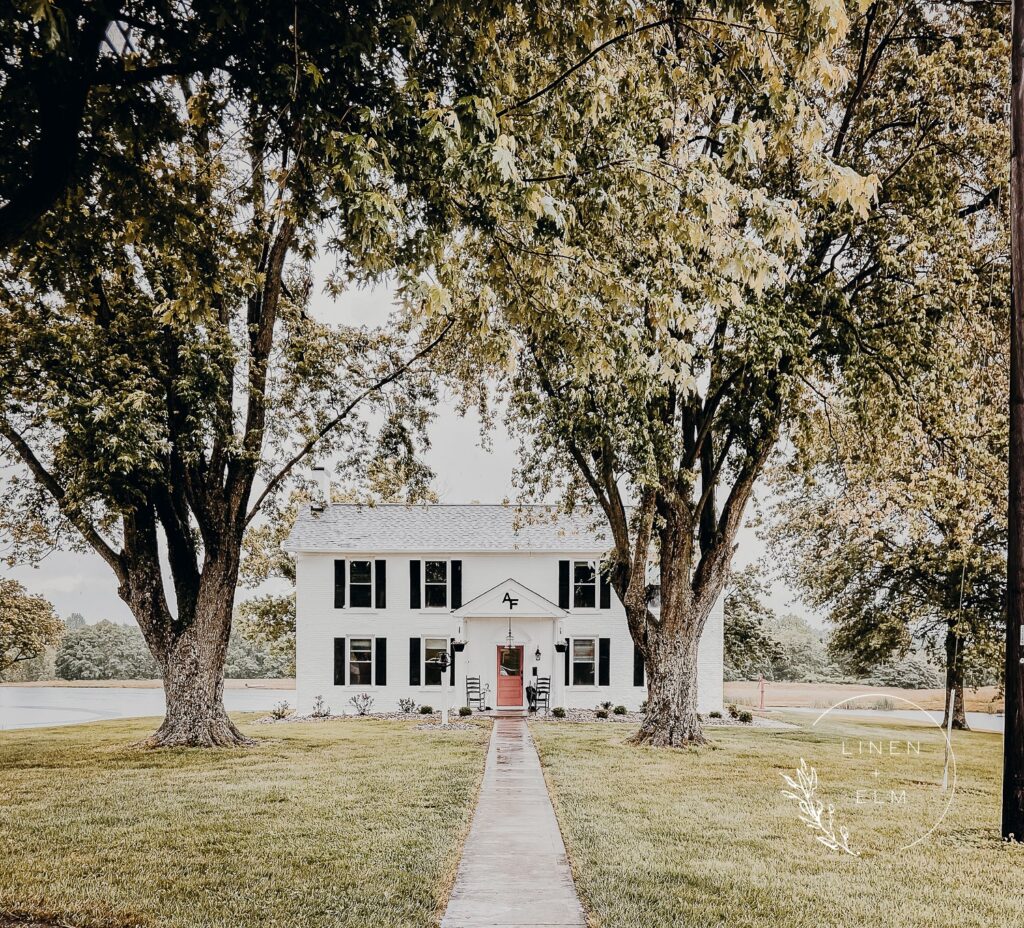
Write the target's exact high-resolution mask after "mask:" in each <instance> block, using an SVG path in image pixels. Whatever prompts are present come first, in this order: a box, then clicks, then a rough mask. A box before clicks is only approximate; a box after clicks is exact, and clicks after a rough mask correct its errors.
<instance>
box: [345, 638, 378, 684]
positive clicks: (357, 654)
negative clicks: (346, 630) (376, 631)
mask: <svg viewBox="0 0 1024 928" xmlns="http://www.w3.org/2000/svg"><path fill="white" fill-rule="evenodd" d="M348 648H349V660H348V682H349V686H373V639H372V638H349V640H348Z"/></svg>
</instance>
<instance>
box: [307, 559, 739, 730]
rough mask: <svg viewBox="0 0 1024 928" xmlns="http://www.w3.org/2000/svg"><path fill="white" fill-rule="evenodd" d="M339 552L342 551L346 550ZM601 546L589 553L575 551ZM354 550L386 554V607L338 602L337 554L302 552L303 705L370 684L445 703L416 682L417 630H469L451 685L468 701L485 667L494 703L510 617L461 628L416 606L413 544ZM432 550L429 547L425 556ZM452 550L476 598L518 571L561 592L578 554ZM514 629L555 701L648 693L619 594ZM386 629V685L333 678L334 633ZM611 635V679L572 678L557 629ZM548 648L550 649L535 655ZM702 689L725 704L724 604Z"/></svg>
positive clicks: (424, 633) (703, 660)
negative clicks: (567, 567) (413, 651)
mask: <svg viewBox="0 0 1024 928" xmlns="http://www.w3.org/2000/svg"><path fill="white" fill-rule="evenodd" d="M339 556H340V555H339ZM591 556H592V555H586V554H580V555H577V556H576V559H581V560H582V559H587V558H588V557H591ZM344 558H345V559H346V560H363V559H377V560H380V559H386V560H387V608H386V609H383V610H374V609H369V610H354V609H335V608H334V560H335V557H334V556H333V555H328V554H299V555H298V557H297V568H296V571H297V572H296V609H297V628H296V671H297V673H296V676H297V679H296V688H297V692H296V699H297V703H298V710H299V712H300V713H307V712H309V711H310V710H311V709H312V706H313V701H314V699H315V698H316V697H317V696H322V697H323V699H324V702H325V703H326V704H327V705H328V706H330V707H331V710H332V711H333V712H335V713H340V712H350V713H351V712H352V711H354V710H353V709H352V707H351V706H350V705H349V699H350V698H351V696H353V695H354V694H356V693H361V692H368V693H370V695H372V696H373V698H374V704H373V710H374V711H389V710H393V709H397V707H398V700H399V699H400V698H403V697H410V698H412V699H414V700H415V701H416V702H417V703H419V704H424V703H427V704H430V705H432V706H434V707H435V708H437V707H439V706H440V704H441V700H442V693H441V690H440V688H439V687H427V686H422V685H421V686H418V687H411V686H410V685H409V639H410V638H411V637H414V636H416V637H445V638H449V639H450V638H458V637H462V638H464V639H465V640H466V641H467V646H466V649H465V651H463V652H461V653H460V654H458V655H457V658H456V685H455V688H454V690H452V691H450V698H451V705H452V706H461V705H464V704H465V677H466V675H467V673H469V674H473V675H478V676H480V677H481V680H482V682H483V683H485V684H487V683H489V684H490V700H489V701H490V704H491V705H494V695H495V689H496V676H497V672H496V665H497V653H496V649H497V646H498V645H500V644H501V643H503V642H504V640H505V636H506V635H507V631H508V623H507V620H502V619H499V618H486V619H484V618H477V619H474V618H469V619H467V620H465V623H464V626H463V627H462V634H461V636H460V634H459V629H460V621H459V620H458V619H457V618H455V617H454V616H452V615H451V614H450V610H430V609H411V608H410V607H409V561H410V555H408V554H400V555H399V554H395V555H388V554H381V553H379V552H366V554H365V555H359V554H356V555H353V554H350V553H346V554H345V555H344ZM416 559H420V560H427V559H430V560H433V559H435V558H433V557H432V556H431V554H430V553H429V552H427V553H424V554H423V555H418V556H416ZM446 559H460V560H461V561H462V602H463V603H464V604H465V603H468V602H469V601H470V600H472V599H474V598H475V597H477V596H479V595H480V594H482V593H484V592H486V591H487V590H489V589H491V588H493V587H495V586H496V585H498V584H500V583H502V582H503V581H505V580H507V579H510V578H511V579H514V580H516V581H518V582H519V583H520V584H522V585H523V586H525V587H527V588H529V589H530V590H532V591H534V592H535V593H537V594H539V595H540V596H543V597H544V598H546V599H548V600H550V601H551V602H552V603H557V602H558V561H559V560H560V559H567V560H572V559H573V556H572V555H568V554H560V555H554V554H527V553H509V554H465V555H462V556H461V557H460V556H459V555H448V556H446ZM512 629H513V636H514V638H515V640H516V643H517V644H522V645H523V647H524V655H525V659H524V668H525V673H526V675H527V677H529V676H530V675H531V671H532V668H533V667H534V666H536V667H537V672H538V675H539V676H551V678H552V697H553V698H552V705H564V706H573V707H583V708H593V707H594V706H596V705H597V704H598V703H599V702H605V701H611V702H612V703H614V704H616V705H618V704H622V705H625V706H628V707H629V708H631V709H635V708H638V707H639V705H640V703H641V702H642V701H643V699H644V698H645V695H646V692H645V688H644V687H635V686H633V642H632V639H631V638H630V636H629V630H628V629H627V627H626V619H625V612H624V610H623V608H622V605H621V604H620V603H619V601H618V599H617V598H616V597H615V595H614V593H613V594H612V608H611V609H592V610H586V611H571V610H570V614H569V616H568V617H567V618H564V619H555V620H553V619H550V618H529V617H526V616H516V617H514V618H513V620H512ZM348 636H353V637H364V636H365V637H371V636H372V637H385V638H387V640H388V645H387V685H386V686H383V687H381V686H374V687H363V686H356V687H342V686H334V639H335V638H337V637H348ZM586 636H592V637H595V638H609V639H610V665H609V671H610V686H593V687H574V686H568V687H566V686H565V684H564V654H559V653H556V652H555V650H554V642H555V638H556V637H570V638H572V637H586ZM538 647H539V648H540V651H541V659H540V661H536V660H535V652H536V649H537V648H538ZM699 660H700V675H699V698H700V708H701V711H704V712H707V711H710V710H711V709H720V708H721V706H722V618H721V608H720V606H718V607H716V609H715V611H714V612H713V614H712V616H711V617H710V618H709V619H708V623H707V627H706V629H705V632H704V636H703V637H702V639H701V646H700V654H699Z"/></svg>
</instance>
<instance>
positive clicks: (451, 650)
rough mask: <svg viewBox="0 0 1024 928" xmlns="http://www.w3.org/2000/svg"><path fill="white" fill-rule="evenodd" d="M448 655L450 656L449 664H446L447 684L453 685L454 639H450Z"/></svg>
mask: <svg viewBox="0 0 1024 928" xmlns="http://www.w3.org/2000/svg"><path fill="white" fill-rule="evenodd" d="M448 656H449V657H450V658H451V664H449V665H448V685H449V686H455V639H454V638H452V639H451V643H450V644H449V645H448Z"/></svg>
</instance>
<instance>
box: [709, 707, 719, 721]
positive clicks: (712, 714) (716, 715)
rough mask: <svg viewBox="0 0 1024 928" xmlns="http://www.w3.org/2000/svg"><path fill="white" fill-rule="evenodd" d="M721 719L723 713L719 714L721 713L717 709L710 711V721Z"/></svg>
mask: <svg viewBox="0 0 1024 928" xmlns="http://www.w3.org/2000/svg"><path fill="white" fill-rule="evenodd" d="M721 717H722V713H721V712H719V711H718V710H717V709H712V710H711V711H710V712H709V713H708V718H709V719H720V718H721Z"/></svg>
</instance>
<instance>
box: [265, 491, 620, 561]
mask: <svg viewBox="0 0 1024 928" xmlns="http://www.w3.org/2000/svg"><path fill="white" fill-rule="evenodd" d="M595 518H596V517H590V516H585V515H572V516H567V515H565V514H564V513H560V512H557V511H556V510H554V509H552V508H551V507H548V506H504V505H493V506H492V505H484V506H481V505H476V504H467V505H439V506H429V505H417V506H406V505H401V504H398V505H394V504H392V505H378V506H363V505H355V504H348V503H346V504H337V503H336V504H334V505H332V506H330V507H329V508H328V509H326V510H324V511H322V512H316V511H315V510H312V509H310V508H309V507H306V508H304V509H303V510H302V512H301V513H300V514H299V518H298V519H297V521H296V523H295V527H294V528H293V529H292V531H291V534H290V535H289V536H288V540H287V541H286V542H285V544H284V548H285V550H286V551H292V552H296V553H297V552H300V551H305V552H324V553H329V552H346V551H350V552H356V553H361V554H370V553H375V552H379V553H388V552H399V551H402V552H420V553H424V554H431V553H436V554H443V553H452V554H456V553H468V552H474V551H494V552H499V551H532V552H571V553H576V554H594V555H600V554H604V553H605V552H606V551H607V550H608V549H609V548H610V547H611V534H610V532H609V531H608V529H607V527H606V524H605V522H604V521H603V520H601V522H600V527H598V528H595Z"/></svg>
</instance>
